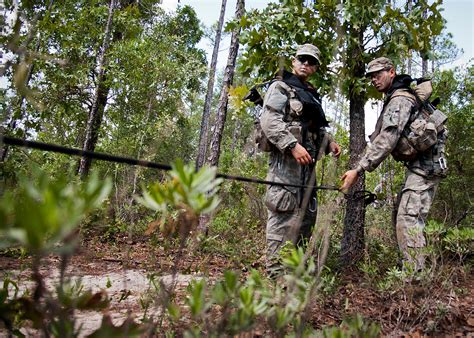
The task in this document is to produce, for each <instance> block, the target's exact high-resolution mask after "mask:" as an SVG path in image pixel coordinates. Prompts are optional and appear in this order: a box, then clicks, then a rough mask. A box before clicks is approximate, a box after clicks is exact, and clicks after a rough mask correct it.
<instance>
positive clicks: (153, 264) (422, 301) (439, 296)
mask: <svg viewBox="0 0 474 338" xmlns="http://www.w3.org/2000/svg"><path fill="white" fill-rule="evenodd" d="M30 264H31V258H28V257H27V258H21V259H19V258H18V257H10V256H8V255H5V254H3V255H0V271H2V272H3V274H2V275H3V276H1V277H0V279H3V278H5V276H6V275H8V276H9V277H10V278H11V279H13V280H16V281H18V284H19V285H21V286H22V287H23V288H29V289H30V290H31V288H32V287H33V286H34V285H33V282H32V281H31V270H30V269H29V267H30ZM58 267H59V257H57V256H49V257H48V258H47V259H45V260H44V262H43V265H42V268H41V273H42V275H43V276H44V277H45V278H46V280H47V283H46V284H47V285H54V283H55V282H57V280H58V278H59V268H58ZM175 267H177V269H176V270H174V269H175ZM250 268H256V269H262V268H263V266H262V259H258V260H256V261H255V262H253V263H252V264H251V266H249V269H250ZM226 269H234V270H235V269H236V266H235V264H232V263H229V260H228V259H226V258H224V257H219V256H207V257H206V258H205V259H203V257H202V256H201V255H196V254H193V253H191V252H184V253H180V252H179V249H176V248H164V247H161V246H159V245H156V243H151V241H150V240H149V239H148V238H145V237H143V238H137V237H136V236H135V237H134V238H133V239H131V238H130V237H128V236H126V235H123V236H116V237H115V238H114V240H113V241H111V240H109V241H100V240H98V239H97V238H90V239H88V240H84V241H83V244H82V246H81V248H80V250H79V251H78V252H77V253H76V254H75V255H74V256H73V257H72V258H71V261H70V263H69V264H68V268H67V276H69V277H71V278H79V279H80V280H81V282H82V285H83V286H84V289H89V288H90V289H92V290H93V291H96V292H97V291H100V290H105V291H106V292H107V294H108V296H109V299H110V305H109V307H108V309H107V311H106V312H102V313H101V312H93V311H86V312H81V313H78V314H77V315H76V318H77V324H81V325H82V330H81V333H82V334H81V335H84V336H85V335H87V334H89V333H91V332H93V331H94V330H96V329H97V328H98V327H99V326H100V324H101V321H102V317H103V314H104V313H107V314H108V315H109V316H110V318H111V320H112V322H113V323H114V325H121V324H122V323H123V321H124V320H125V319H126V318H127V316H128V314H131V315H132V316H133V317H134V318H135V319H136V320H137V321H140V319H141V318H143V317H144V316H145V314H146V316H148V318H150V317H154V318H158V317H159V313H160V308H159V305H156V304H153V302H152V301H151V300H152V299H153V297H156V296H157V290H155V289H154V288H153V283H150V280H152V279H154V278H155V281H156V280H160V281H162V282H163V283H164V284H165V285H166V284H169V283H171V280H172V274H173V273H174V272H176V279H175V282H176V288H175V290H176V297H175V299H184V292H185V289H186V286H187V285H188V284H189V282H190V281H191V280H192V279H193V278H202V277H206V278H208V279H210V280H217V279H218V278H220V277H221V276H222V273H223V272H224V271H225V270H226ZM238 269H240V273H241V276H242V278H244V277H245V275H246V274H247V273H248V269H247V268H246V267H245V266H241V267H238ZM341 275H342V276H343V277H342V278H340V279H339V281H338V283H337V285H335V287H334V290H333V291H332V292H331V293H330V294H327V295H325V296H324V297H320V298H318V300H317V301H315V302H313V303H314V305H313V307H312V310H311V316H310V321H311V323H312V325H313V326H314V327H315V328H317V329H319V328H323V327H325V326H335V325H339V324H340V323H341V321H342V320H343V319H345V318H348V317H350V316H353V315H355V314H360V315H361V316H362V317H363V318H364V320H367V321H369V322H375V323H378V324H379V325H380V327H381V330H382V333H383V336H390V337H401V336H403V337H424V336H436V337H440V336H449V337H474V274H473V272H472V271H469V272H466V271H465V270H463V269H461V268H454V269H452V270H451V272H450V277H449V280H450V283H449V286H448V287H447V286H446V280H444V282H443V281H442V280H440V281H434V282H433V283H430V285H425V286H421V285H412V284H407V285H406V286H405V287H403V288H397V289H396V290H394V291H385V292H381V291H379V290H377V289H376V287H375V286H374V285H373V283H371V282H370V280H368V279H367V276H364V274H363V273H361V272H356V271H352V272H347V273H345V274H341ZM180 296H182V297H180ZM179 303H180V305H182V304H183V302H182V301H180V302H179ZM0 325H1V324H0ZM22 332H23V333H25V334H26V335H27V336H35V330H33V329H32V328H27V327H25V328H24V329H23V330H22ZM5 334H6V333H5V330H4V329H0V336H4V335H5ZM251 336H265V328H264V327H261V328H257V329H256V330H254V331H253V332H252V334H251ZM247 337H248V335H247Z"/></svg>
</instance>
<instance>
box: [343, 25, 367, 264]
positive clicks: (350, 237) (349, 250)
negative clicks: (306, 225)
mask: <svg viewBox="0 0 474 338" xmlns="http://www.w3.org/2000/svg"><path fill="white" fill-rule="evenodd" d="M351 31H352V32H351V34H350V36H353V37H355V38H356V41H357V42H358V43H356V44H355V45H353V46H351V47H349V50H348V60H353V61H349V62H355V63H354V64H353V65H352V67H350V68H351V69H352V70H353V74H352V75H351V78H353V79H358V78H362V77H364V72H365V66H364V63H363V61H362V60H363V58H362V51H363V47H362V46H363V30H362V29H360V30H355V29H353V28H351ZM366 100H367V99H366V93H365V92H360V89H359V88H356V86H355V83H353V84H351V85H350V87H349V119H350V122H349V132H350V136H349V150H350V158H349V166H350V167H351V168H354V167H355V166H356V165H357V163H358V161H359V158H360V156H361V154H362V153H363V151H364V148H365V146H366V142H365V121H364V120H365V112H364V105H365V102H366ZM364 189H365V176H364V175H361V177H360V178H359V180H358V181H357V183H356V184H355V185H354V186H353V187H352V189H351V190H350V192H349V198H348V200H347V205H346V214H345V217H344V231H343V238H342V243H341V262H342V264H343V265H344V266H346V267H347V266H350V265H352V264H354V263H356V262H357V261H358V260H359V259H360V258H361V256H362V253H363V250H364V227H365V207H364V199H363V198H354V197H357V195H356V196H353V195H351V194H352V193H354V192H355V191H363V190H364Z"/></svg>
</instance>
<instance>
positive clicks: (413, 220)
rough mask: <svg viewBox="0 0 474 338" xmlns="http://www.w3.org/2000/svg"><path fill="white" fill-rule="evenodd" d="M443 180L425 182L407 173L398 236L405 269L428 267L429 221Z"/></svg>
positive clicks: (398, 217)
mask: <svg viewBox="0 0 474 338" xmlns="http://www.w3.org/2000/svg"><path fill="white" fill-rule="evenodd" d="M439 182H440V178H437V177H435V178H425V177H423V176H420V175H418V174H416V173H414V172H412V171H410V170H407V173H406V179H405V184H404V186H403V189H402V192H401V196H400V205H399V207H398V212H397V222H396V235H397V241H398V246H399V248H400V251H401V253H402V256H403V262H404V266H406V264H408V265H410V266H411V267H412V268H413V269H414V270H415V271H419V270H422V269H423V268H424V265H425V253H424V252H423V248H424V247H425V246H426V239H425V236H424V234H423V230H424V227H425V221H426V218H427V216H428V212H429V210H430V207H431V204H432V203H433V199H434V196H435V193H436V189H437V187H438V184H439Z"/></svg>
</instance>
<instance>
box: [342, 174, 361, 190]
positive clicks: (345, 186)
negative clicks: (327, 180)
mask: <svg viewBox="0 0 474 338" xmlns="http://www.w3.org/2000/svg"><path fill="white" fill-rule="evenodd" d="M358 178H359V174H358V172H357V170H355V169H353V170H349V171H346V173H345V174H344V175H342V176H341V181H344V182H343V183H342V185H341V187H340V188H339V190H340V191H342V192H343V193H344V194H347V192H348V191H349V189H350V188H351V187H352V186H353V185H354V183H355V182H357V179H358Z"/></svg>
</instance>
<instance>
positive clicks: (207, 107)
mask: <svg viewBox="0 0 474 338" xmlns="http://www.w3.org/2000/svg"><path fill="white" fill-rule="evenodd" d="M226 3H227V0H222V5H221V13H220V16H219V21H218V23H217V29H216V39H215V41H214V49H213V51H212V58H211V66H210V69H209V80H208V82H207V92H206V99H205V100H204V110H203V112H202V120H201V132H200V134H199V148H198V154H197V158H196V169H199V168H201V167H202V166H203V164H204V161H205V159H206V152H207V141H208V138H209V136H208V134H209V117H210V115H211V114H210V112H211V101H212V96H213V95H212V94H213V92H214V80H215V75H216V65H217V57H218V54H219V44H220V41H221V35H222V26H223V25H224V15H225V8H226Z"/></svg>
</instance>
